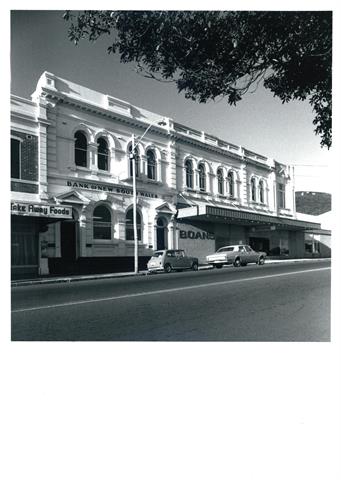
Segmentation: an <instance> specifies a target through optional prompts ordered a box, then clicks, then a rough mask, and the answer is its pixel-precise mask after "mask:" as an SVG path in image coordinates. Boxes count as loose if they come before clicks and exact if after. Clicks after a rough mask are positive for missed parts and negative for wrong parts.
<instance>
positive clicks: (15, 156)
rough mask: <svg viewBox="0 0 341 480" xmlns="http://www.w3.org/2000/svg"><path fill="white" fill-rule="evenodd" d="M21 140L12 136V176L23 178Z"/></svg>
mask: <svg viewBox="0 0 341 480" xmlns="http://www.w3.org/2000/svg"><path fill="white" fill-rule="evenodd" d="M20 164H21V142H20V140H17V139H16V138H11V178H21V165H20Z"/></svg>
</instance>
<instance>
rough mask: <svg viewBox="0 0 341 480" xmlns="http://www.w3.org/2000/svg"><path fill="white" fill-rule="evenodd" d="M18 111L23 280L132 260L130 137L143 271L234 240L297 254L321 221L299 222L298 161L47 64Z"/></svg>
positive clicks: (16, 174)
mask: <svg viewBox="0 0 341 480" xmlns="http://www.w3.org/2000/svg"><path fill="white" fill-rule="evenodd" d="M11 113H12V131H11V135H12V137H11V146H12V175H11V176H12V179H11V182H12V188H11V190H12V214H13V222H12V264H13V274H14V275H16V276H20V275H22V274H23V273H24V272H26V274H27V275H29V274H32V273H33V271H35V272H36V274H47V273H83V272H84V273H86V272H104V271H107V272H109V271H118V270H127V269H132V268H133V254H134V230H133V188H132V183H133V182H132V179H133V176H132V175H133V168H132V167H133V164H132V161H133V160H132V156H131V152H132V141H133V136H134V145H137V146H136V152H137V155H136V156H135V170H136V185H137V187H136V188H137V233H138V242H139V257H140V267H141V268H143V267H144V266H145V262H146V260H147V258H149V257H150V255H151V253H152V251H153V250H155V249H162V248H185V250H186V251H187V253H188V254H190V255H195V256H197V257H199V259H200V261H202V262H203V261H204V259H205V256H206V255H207V254H208V253H211V252H213V251H215V249H216V248H219V247H220V246H222V245H225V244H229V243H249V244H250V245H251V246H253V247H254V248H256V249H262V250H266V251H267V252H268V253H269V254H272V255H287V256H290V257H299V256H301V255H302V256H303V253H304V231H305V229H306V228H310V229H311V228H317V227H318V224H312V223H310V222H302V221H298V220H297V219H296V213H295V192H294V170H293V168H292V167H289V166H286V165H283V164H280V163H278V162H276V161H275V160H273V159H269V158H267V157H265V156H262V155H258V154H256V153H254V152H251V151H249V150H247V149H245V148H242V147H239V146H236V145H233V144H231V143H228V142H226V141H223V140H220V139H219V138H217V137H215V136H212V135H209V134H207V133H205V132H200V131H196V130H194V129H191V128H188V127H186V126H184V125H181V124H179V123H176V122H175V121H174V120H173V119H170V118H164V117H162V116H161V115H159V114H156V113H152V112H149V111H147V110H145V109H142V108H139V107H136V106H134V105H131V104H130V103H128V102H126V101H123V100H120V99H118V98H115V97H113V96H110V95H106V94H102V93H99V92H96V91H94V90H91V89H88V88H86V87H83V86H81V85H77V84H75V83H73V82H70V81H68V80H65V79H62V78H59V77H57V76H55V75H53V74H51V73H48V72H45V73H43V74H42V76H41V77H40V79H39V82H38V85H37V88H36V90H35V92H34V93H33V95H32V100H30V101H28V100H24V99H19V98H18V97H12V111H11ZM24 207H25V208H24ZM28 231H29V234H28V233H27V232H28ZM24 232H25V235H26V236H25V239H26V240H24V236H23V234H24ZM28 238H30V240H28ZM28 245H29V247H28ZM28 265H32V268H30V267H28Z"/></svg>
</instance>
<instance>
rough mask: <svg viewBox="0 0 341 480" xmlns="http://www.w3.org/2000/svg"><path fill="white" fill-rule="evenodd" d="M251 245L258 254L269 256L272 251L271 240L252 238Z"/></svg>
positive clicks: (250, 239)
mask: <svg viewBox="0 0 341 480" xmlns="http://www.w3.org/2000/svg"><path fill="white" fill-rule="evenodd" d="M249 245H250V247H251V248H253V250H255V251H256V252H266V253H267V254H269V251H270V240H269V239H268V238H264V237H250V238H249Z"/></svg>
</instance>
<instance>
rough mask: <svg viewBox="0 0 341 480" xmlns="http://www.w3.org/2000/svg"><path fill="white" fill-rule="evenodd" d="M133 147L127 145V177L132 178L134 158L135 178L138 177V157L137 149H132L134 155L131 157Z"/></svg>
mask: <svg viewBox="0 0 341 480" xmlns="http://www.w3.org/2000/svg"><path fill="white" fill-rule="evenodd" d="M132 152H133V147H132V145H129V175H130V176H131V177H132V176H133V158H134V157H135V177H138V176H139V175H140V168H139V165H140V155H139V151H138V149H137V148H136V147H135V148H134V155H133V153H132Z"/></svg>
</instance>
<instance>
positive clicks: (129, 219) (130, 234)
mask: <svg viewBox="0 0 341 480" xmlns="http://www.w3.org/2000/svg"><path fill="white" fill-rule="evenodd" d="M133 215H134V211H133V209H132V208H131V209H130V210H128V212H127V214H126V240H134V219H133ZM136 226H137V239H138V240H140V241H141V239H142V234H141V233H142V229H141V214H140V212H139V211H138V210H137V212H136Z"/></svg>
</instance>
